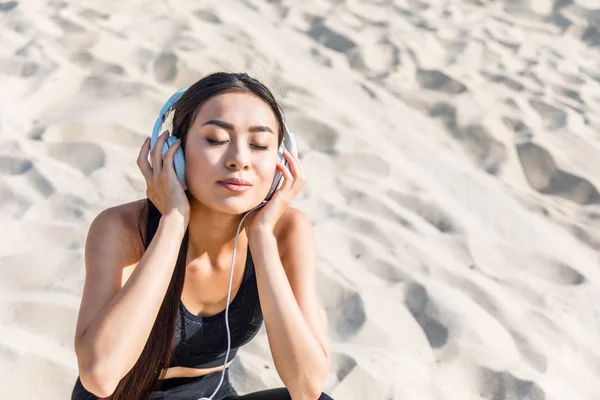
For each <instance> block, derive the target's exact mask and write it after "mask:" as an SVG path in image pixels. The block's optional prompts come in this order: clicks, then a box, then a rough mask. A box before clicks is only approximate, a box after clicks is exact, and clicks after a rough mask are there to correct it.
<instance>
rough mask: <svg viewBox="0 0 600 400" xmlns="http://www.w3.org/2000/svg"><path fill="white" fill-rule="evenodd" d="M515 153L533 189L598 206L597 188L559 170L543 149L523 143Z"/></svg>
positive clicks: (599, 195) (599, 194) (598, 195)
mask: <svg viewBox="0 0 600 400" xmlns="http://www.w3.org/2000/svg"><path fill="white" fill-rule="evenodd" d="M517 154H518V155H519V160H520V161H521V165H522V167H523V172H524V173H525V177H526V178H527V181H528V182H529V184H530V185H531V187H532V188H533V189H535V190H537V191H538V192H540V193H542V194H549V195H552V196H558V197H562V198H563V199H566V200H570V201H572V202H574V203H577V204H586V205H587V204H600V193H598V190H597V189H596V187H595V186H594V185H592V184H591V183H590V182H589V181H588V180H586V179H584V178H581V177H579V176H576V175H573V174H570V173H568V172H564V171H562V170H560V169H558V167H557V166H556V164H555V162H554V158H553V157H552V155H551V154H550V152H548V150H546V149H545V148H543V147H541V146H538V145H536V144H534V143H523V144H519V145H517Z"/></svg>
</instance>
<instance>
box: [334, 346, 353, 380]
mask: <svg viewBox="0 0 600 400" xmlns="http://www.w3.org/2000/svg"><path fill="white" fill-rule="evenodd" d="M357 365H358V363H357V362H356V360H355V359H354V357H351V356H349V355H347V354H343V353H338V352H333V354H332V355H331V370H332V371H335V376H336V378H337V380H338V381H339V382H342V381H343V380H344V379H345V378H346V377H347V376H348V375H349V374H350V372H352V370H353V369H354V368H355V367H356V366H357Z"/></svg>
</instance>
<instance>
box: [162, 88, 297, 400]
mask: <svg viewBox="0 0 600 400" xmlns="http://www.w3.org/2000/svg"><path fill="white" fill-rule="evenodd" d="M187 89H188V88H187V87H185V88H183V89H181V90H179V91H178V92H177V93H175V94H174V95H172V96H171V98H169V100H168V101H167V102H166V103H165V105H164V106H163V107H162V108H161V110H160V114H159V116H158V118H157V119H156V122H155V123H154V129H153V131H152V138H151V140H150V150H152V149H153V148H154V146H155V145H156V141H157V139H158V134H159V132H160V131H161V130H162V127H163V125H164V124H165V122H171V121H170V120H169V118H168V117H172V114H173V113H174V112H175V109H174V108H173V106H174V105H175V104H176V103H177V101H178V100H179V99H180V98H181V96H182V95H183V94H184V93H185V91H186V90H187ZM279 114H280V116H281V121H282V123H283V140H282V141H281V145H280V146H279V148H278V150H277V162H278V163H280V164H282V165H283V166H285V167H286V168H288V169H289V166H288V162H287V160H286V159H285V157H284V150H288V151H289V152H290V153H292V154H293V155H294V156H295V157H297V156H298V151H297V148H296V139H295V138H294V135H293V134H292V132H290V130H289V129H288V127H287V125H286V123H285V116H284V114H283V110H282V109H281V107H279ZM169 131H170V132H171V135H170V136H169V137H168V138H167V140H166V141H165V144H164V146H163V149H162V157H163V158H164V156H165V152H166V151H167V150H168V149H169V147H171V146H172V145H173V143H175V142H176V141H177V140H178V138H177V137H175V136H173V135H172V133H173V129H169ZM173 167H174V168H175V173H176V174H177V178H178V179H179V182H181V184H182V185H183V188H184V189H187V185H186V183H185V158H184V153H183V149H182V148H181V147H179V148H178V149H177V151H175V155H174V157H173ZM282 177H283V174H282V173H281V171H279V170H275V175H274V177H273V183H272V184H271V188H270V189H269V192H268V193H267V196H266V197H265V200H264V201H263V202H262V203H260V204H259V205H258V206H256V207H254V208H253V209H251V210H249V211H247V212H246V213H245V214H244V216H243V217H242V220H241V221H240V225H239V226H238V229H237V232H236V234H235V242H234V245H233V256H232V257H231V272H230V273H229V290H228V291H227V303H226V305H225V327H226V328H227V353H226V354H225V361H224V363H223V371H222V372H221V380H220V381H219V384H218V385H217V388H216V389H215V391H214V392H213V393H212V394H211V395H210V397H201V398H199V399H198V400H212V399H213V397H214V396H215V395H216V394H217V392H218V391H219V389H220V388H221V385H222V384H223V379H224V378H225V372H226V370H227V362H228V359H229V352H230V350H231V332H230V330H229V318H228V314H229V302H230V300H231V286H232V282H233V268H234V261H235V254H236V249H237V241H238V235H239V233H240V229H241V227H242V225H243V224H244V220H245V219H246V217H247V216H248V215H250V214H251V213H252V212H254V211H256V210H258V209H259V208H261V207H262V206H264V205H265V204H266V203H267V201H268V200H270V199H271V197H272V196H273V194H274V193H275V191H276V190H277V189H278V188H279V187H280V186H281V184H282V182H283V179H282Z"/></svg>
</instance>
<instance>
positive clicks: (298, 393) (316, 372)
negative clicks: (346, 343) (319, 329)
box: [249, 233, 329, 400]
mask: <svg viewBox="0 0 600 400" xmlns="http://www.w3.org/2000/svg"><path fill="white" fill-rule="evenodd" d="M249 238H250V251H251V252H252V258H253V260H254V264H255V269H256V277H257V284H258V291H259V295H260V303H261V308H262V312H263V317H264V321H265V326H266V329H267V334H268V340H269V346H270V348H271V352H272V354H273V361H274V362H275V367H276V369H277V372H278V373H279V376H280V377H281V380H282V381H283V383H284V384H285V386H286V387H287V388H288V391H289V392H290V393H291V394H292V399H293V400H297V399H304V398H306V399H308V398H312V396H315V395H316V397H314V398H315V399H316V398H317V397H319V395H320V393H321V391H322V385H323V382H324V380H325V378H326V376H327V372H328V369H329V361H328V359H327V356H326V353H325V351H324V349H323V347H322V346H321V344H320V343H319V341H318V340H317V337H316V335H315V334H314V333H313V331H312V330H311V328H310V325H309V324H308V323H307V321H306V319H305V318H304V315H303V314H302V311H301V309H300V307H299V306H298V303H297V301H296V298H295V297H294V293H293V291H292V289H291V286H290V284H289V281H288V278H287V276H286V273H285V270H284V268H283V265H282V263H281V260H280V258H279V252H278V248H277V241H276V239H275V237H274V236H273V234H271V233H254V234H252V235H250V236H249Z"/></svg>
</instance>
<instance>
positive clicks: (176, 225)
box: [159, 211, 188, 235]
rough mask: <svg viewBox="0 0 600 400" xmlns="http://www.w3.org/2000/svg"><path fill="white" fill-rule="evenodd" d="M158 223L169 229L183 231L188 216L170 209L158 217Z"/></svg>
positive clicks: (185, 227) (182, 232)
mask: <svg viewBox="0 0 600 400" xmlns="http://www.w3.org/2000/svg"><path fill="white" fill-rule="evenodd" d="M159 225H161V226H165V227H166V228H167V229H168V230H169V231H174V232H179V233H181V234H182V235H183V234H184V233H185V230H186V229H187V225H188V218H187V217H186V216H184V215H182V214H181V213H179V212H176V211H171V212H168V213H166V214H164V215H163V216H162V217H161V218H160V222H159Z"/></svg>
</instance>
